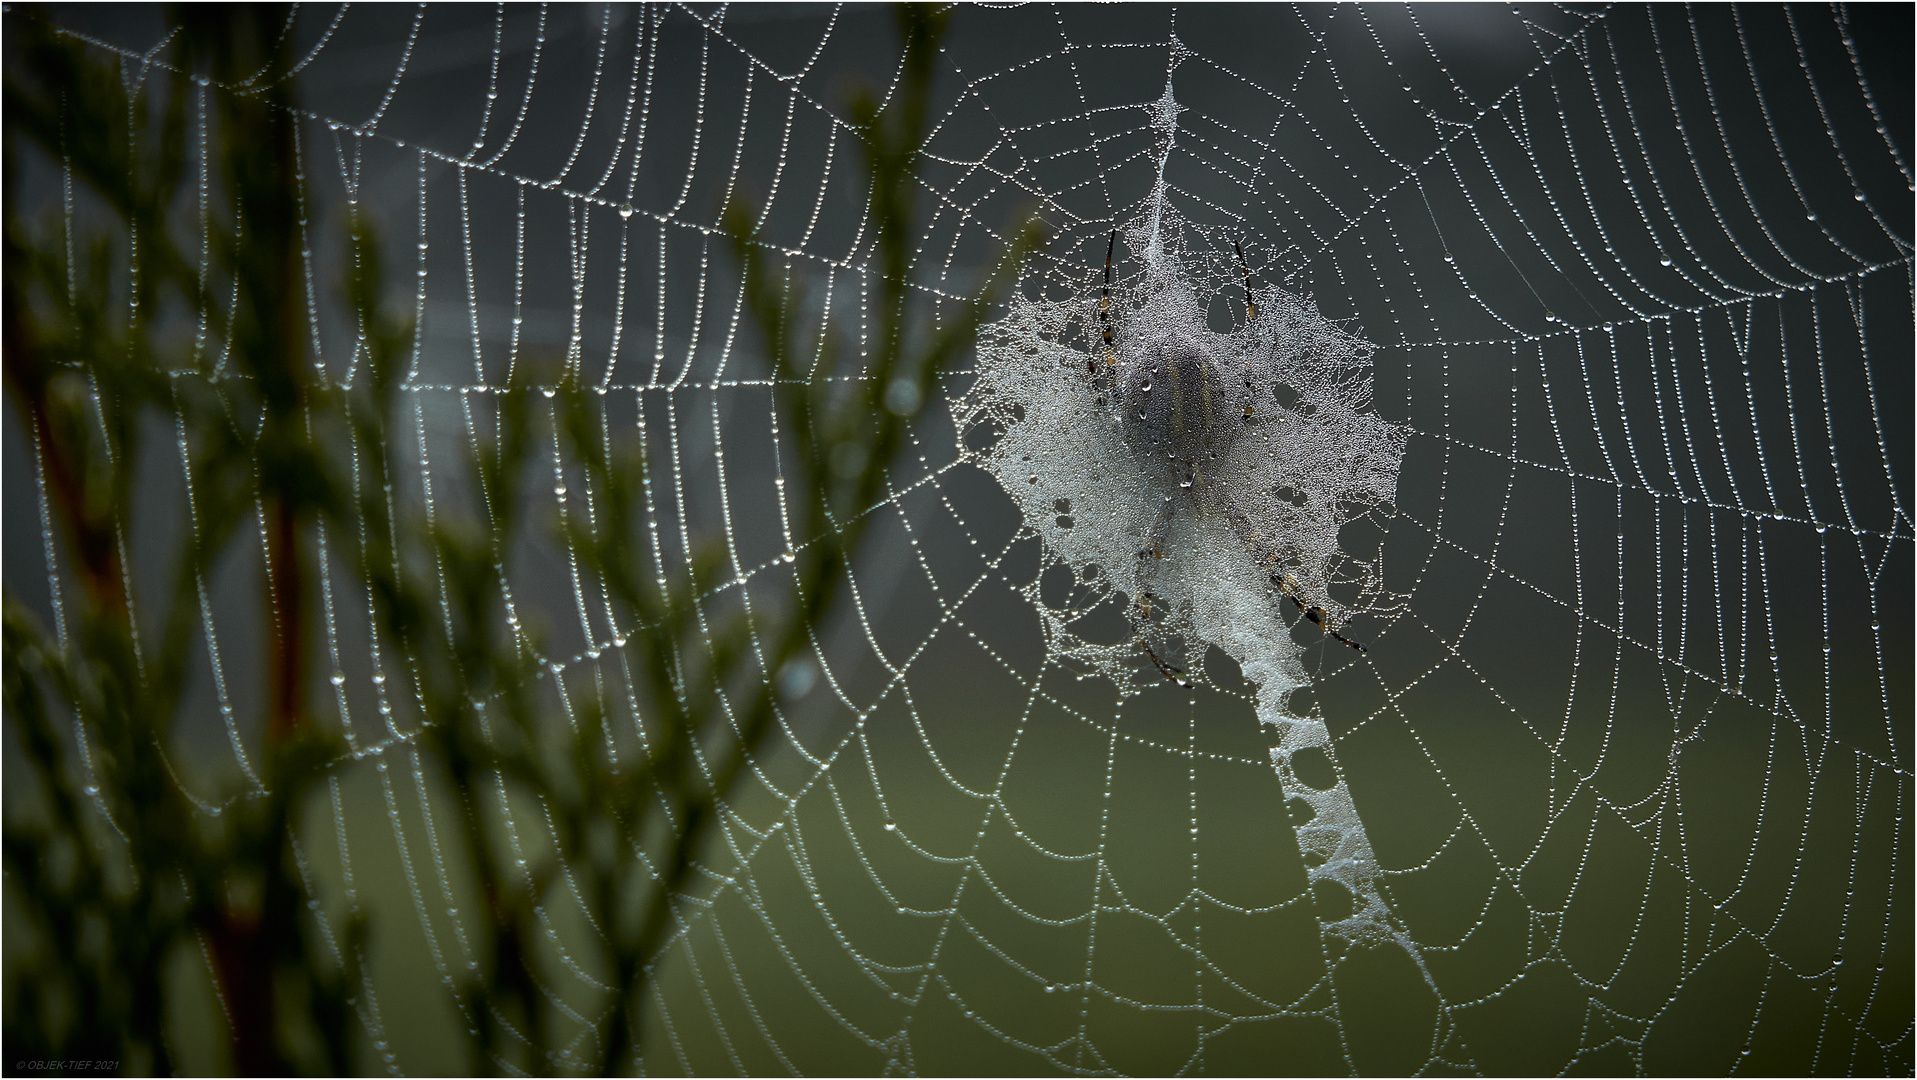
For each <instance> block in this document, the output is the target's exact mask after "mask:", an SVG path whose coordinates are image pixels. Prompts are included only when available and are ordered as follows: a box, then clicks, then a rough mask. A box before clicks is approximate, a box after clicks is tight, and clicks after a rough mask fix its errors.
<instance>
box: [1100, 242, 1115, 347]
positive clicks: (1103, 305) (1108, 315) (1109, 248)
mask: <svg viewBox="0 0 1917 1080" xmlns="http://www.w3.org/2000/svg"><path fill="white" fill-rule="evenodd" d="M1117 247H1118V230H1117V229H1113V230H1112V238H1111V239H1110V240H1107V241H1106V242H1105V287H1104V288H1103V289H1101V290H1099V294H1098V321H1099V323H1100V324H1102V325H1103V326H1104V329H1105V364H1106V366H1107V367H1110V366H1112V365H1115V364H1117V363H1118V354H1117V353H1116V352H1115V351H1113V349H1112V252H1113V250H1115V249H1116V248H1117Z"/></svg>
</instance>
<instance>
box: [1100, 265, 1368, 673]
mask: <svg viewBox="0 0 1917 1080" xmlns="http://www.w3.org/2000/svg"><path fill="white" fill-rule="evenodd" d="M1117 248H1118V230H1116V229H1113V230H1112V232H1111V235H1110V237H1109V238H1108V239H1107V241H1106V244H1105V270H1104V280H1103V284H1102V286H1101V288H1100V290H1099V298H1098V306H1097V311H1098V323H1099V339H1100V343H1101V345H1102V352H1103V357H1102V358H1103V360H1104V363H1103V365H1102V367H1103V369H1104V370H1103V371H1101V370H1100V368H1101V365H1100V364H1099V363H1097V362H1096V361H1095V360H1091V359H1088V360H1087V361H1086V371H1087V373H1088V375H1089V376H1090V378H1091V382H1092V385H1093V388H1094V389H1095V390H1096V391H1097V392H1098V393H1099V404H1100V405H1104V404H1106V402H1107V399H1108V398H1109V400H1110V404H1111V406H1112V408H1113V409H1114V411H1115V415H1116V417H1117V420H1118V423H1119V426H1120V430H1121V432H1122V434H1123V437H1124V441H1125V443H1126V444H1127V445H1128V446H1129V447H1130V448H1131V449H1132V451H1133V454H1134V456H1135V458H1136V459H1137V461H1138V462H1139V464H1140V465H1141V466H1142V467H1143V468H1144V469H1145V470H1146V471H1147V473H1149V474H1152V475H1153V477H1154V478H1155V479H1157V480H1158V481H1159V486H1160V487H1162V488H1163V489H1164V490H1166V491H1168V492H1176V493H1178V494H1179V495H1182V496H1184V498H1182V499H1176V500H1175V499H1173V498H1168V499H1167V500H1166V503H1165V507H1164V509H1163V510H1162V511H1161V512H1160V514H1159V519H1158V521H1157V522H1156V523H1155V524H1154V526H1153V528H1152V532H1151V535H1152V536H1153V540H1152V541H1151V542H1150V543H1149V545H1148V546H1147V548H1146V549H1145V551H1142V552H1140V555H1139V557H1140V558H1141V559H1145V560H1146V563H1147V566H1148V567H1149V566H1151V565H1152V564H1155V563H1156V562H1157V560H1160V559H1163V558H1164V554H1163V553H1162V551H1161V550H1160V547H1161V540H1160V539H1158V538H1160V537H1162V536H1163V535H1164V531H1165V528H1166V526H1167V525H1168V524H1169V520H1170V517H1171V515H1172V514H1173V513H1175V512H1176V510H1177V506H1178V503H1179V502H1181V501H1189V502H1193V503H1194V504H1195V505H1196V506H1200V507H1202V506H1206V505H1209V506H1211V507H1212V508H1213V509H1215V510H1222V511H1223V512H1224V516H1225V518H1226V520H1227V521H1228V522H1229V524H1230V526H1231V528H1232V530H1233V532H1234V533H1235V534H1236V535H1237V536H1238V538H1239V540H1240V542H1242V543H1243V544H1244V545H1245V547H1246V548H1247V549H1248V550H1249V551H1251V552H1252V554H1253V555H1255V556H1258V557H1260V559H1261V561H1263V562H1264V563H1266V564H1268V565H1269V564H1272V563H1277V562H1279V561H1280V559H1279V556H1278V555H1277V553H1276V552H1273V551H1272V550H1270V545H1268V544H1266V543H1264V542H1263V541H1264V537H1263V535H1262V533H1261V531H1260V530H1258V529H1257V528H1256V527H1255V526H1254V525H1253V524H1252V522H1251V519H1250V518H1249V517H1248V516H1247V515H1246V514H1244V513H1243V512H1242V511H1241V510H1240V509H1239V507H1238V505H1237V500H1236V499H1235V498H1234V497H1233V494H1232V492H1231V491H1230V490H1228V489H1227V488H1226V486H1225V485H1220V484H1213V485H1206V483H1205V469H1206V467H1207V465H1210V464H1211V463H1213V462H1216V461H1218V460H1219V459H1220V458H1221V457H1225V456H1226V455H1227V453H1228V452H1229V451H1230V450H1231V448H1232V446H1233V445H1234V444H1235V443H1236V442H1237V441H1238V440H1239V439H1240V438H1241V437H1242V436H1243V434H1244V432H1245V431H1247V430H1248V429H1250V428H1252V427H1253V426H1255V425H1257V424H1259V423H1261V422H1262V421H1263V418H1262V417H1260V416H1259V415H1258V409H1257V407H1256V400H1255V399H1256V396H1257V388H1256V387H1255V386H1254V381H1253V371H1254V366H1253V361H1252V359H1251V358H1250V357H1249V356H1247V355H1246V354H1244V353H1243V351H1242V349H1243V346H1242V345H1240V344H1237V343H1234V342H1233V341H1232V340H1231V339H1230V338H1228V337H1226V336H1225V335H1219V334H1216V333H1213V332H1211V331H1209V330H1206V329H1204V328H1203V326H1202V316H1201V317H1199V318H1198V319H1194V318H1193V317H1192V314H1193V313H1192V312H1189V311H1184V310H1180V309H1179V308H1178V307H1177V304H1178V302H1179V299H1180V298H1181V297H1182V296H1183V295H1184V294H1182V293H1179V292H1177V291H1175V290H1170V289H1161V288H1157V287H1155V286H1154V285H1153V284H1152V283H1151V278H1150V277H1149V271H1148V278H1147V286H1146V291H1145V294H1144V297H1143V300H1142V302H1141V304H1140V306H1139V307H1138V309H1137V313H1136V314H1135V316H1134V320H1133V326H1134V327H1135V328H1136V330H1135V332H1134V333H1133V334H1131V335H1129V340H1128V343H1127V347H1126V349H1125V351H1124V352H1125V354H1124V355H1121V351H1120V348H1119V345H1118V342H1117V326H1116V324H1115V322H1114V320H1113V317H1112V284H1113V280H1112V260H1113V257H1114V255H1115V254H1116V252H1117ZM1232 250H1233V251H1234V252H1235V253H1236V255H1237V256H1238V266H1239V272H1240V275H1241V278H1242V282H1243V287H1244V290H1245V321H1246V324H1247V325H1250V324H1252V323H1255V322H1257V320H1258V303H1257V298H1256V295H1255V294H1254V293H1253V291H1252V284H1251V266H1250V264H1249V263H1248V262H1247V261H1246V260H1245V252H1244V248H1243V246H1242V245H1240V244H1239V243H1238V242H1237V241H1233V243H1232ZM1168 298H1169V299H1168ZM1157 304H1166V305H1167V306H1166V307H1164V308H1163V309H1162V310H1155V309H1154V305H1157ZM1234 361H1235V363H1234ZM1239 365H1242V371H1240V370H1235V369H1236V367H1237V366H1239ZM1228 372H1229V374H1228ZM1213 471H1214V473H1215V472H1217V471H1218V470H1217V468H1216V467H1215V466H1214V469H1213ZM1148 555H1149V556H1150V558H1149V559H1147V556H1148ZM1273 581H1274V583H1275V584H1277V585H1278V587H1279V588H1280V589H1281V590H1282V592H1283V594H1284V596H1285V597H1286V598H1287V599H1289V600H1290V601H1291V602H1292V603H1293V604H1295V605H1297V607H1298V610H1299V611H1300V612H1301V613H1302V614H1303V615H1304V617H1305V618H1307V619H1309V620H1311V622H1312V624H1313V625H1315V626H1318V627H1320V628H1322V629H1323V630H1324V631H1325V633H1326V635H1327V636H1329V637H1332V638H1334V639H1336V640H1338V641H1340V642H1342V643H1343V644H1345V645H1349V646H1351V647H1352V648H1354V649H1357V650H1358V651H1359V652H1365V651H1367V650H1366V649H1365V647H1364V646H1363V645H1360V644H1359V643H1358V642H1356V641H1353V640H1352V639H1350V638H1348V637H1345V636H1344V634H1343V633H1342V632H1341V627H1340V623H1341V619H1340V617H1339V616H1337V615H1334V614H1333V612H1332V608H1331V605H1328V604H1321V603H1318V602H1315V601H1313V600H1312V599H1311V598H1310V596H1309V594H1308V593H1307V591H1306V590H1305V588H1304V586H1302V585H1301V584H1300V583H1299V581H1298V579H1297V578H1296V577H1294V576H1292V575H1291V574H1290V573H1282V574H1280V575H1276V576H1274V578H1273ZM1154 599H1155V597H1154V595H1153V594H1152V593H1150V592H1143V593H1142V594H1141V596H1140V599H1139V601H1138V604H1137V608H1138V611H1139V612H1141V613H1142V614H1143V616H1144V620H1145V622H1147V623H1148V622H1149V620H1150V617H1151V606H1152V601H1153V600H1154ZM1132 622H1133V625H1134V628H1135V629H1136V630H1137V632H1138V638H1139V641H1140V643H1141V644H1142V645H1143V647H1144V649H1145V654H1146V655H1147V656H1149V657H1150V658H1151V661H1152V663H1153V664H1154V665H1156V666H1157V668H1158V670H1159V671H1160V672H1161V673H1162V674H1164V675H1165V677H1166V678H1168V679H1170V680H1172V681H1173V682H1174V683H1177V684H1178V685H1180V686H1186V685H1189V683H1188V682H1187V681H1186V680H1185V679H1184V678H1183V677H1182V676H1184V674H1185V672H1184V671H1183V670H1181V669H1179V668H1175V667H1173V666H1171V665H1170V664H1167V663H1166V662H1165V661H1164V660H1163V659H1162V658H1160V657H1159V656H1158V654H1157V652H1156V651H1155V650H1154V649H1153V648H1152V645H1151V642H1150V641H1149V640H1148V638H1147V635H1146V633H1145V625H1144V624H1142V623H1141V622H1140V620H1139V619H1138V618H1134V619H1133V620H1132Z"/></svg>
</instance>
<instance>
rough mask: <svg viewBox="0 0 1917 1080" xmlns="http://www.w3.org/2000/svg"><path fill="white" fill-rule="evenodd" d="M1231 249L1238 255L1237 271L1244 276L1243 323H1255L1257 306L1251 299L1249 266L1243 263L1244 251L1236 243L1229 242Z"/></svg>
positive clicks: (1234, 241)
mask: <svg viewBox="0 0 1917 1080" xmlns="http://www.w3.org/2000/svg"><path fill="white" fill-rule="evenodd" d="M1231 249H1232V250H1233V251H1236V252H1237V253H1238V269H1240V270H1242V271H1244V274H1245V321H1246V322H1257V321H1258V305H1257V304H1255V303H1253V302H1252V299H1251V264H1250V263H1247V262H1246V261H1245V249H1244V248H1242V247H1239V246H1238V241H1236V240H1233V241H1232V242H1231Z"/></svg>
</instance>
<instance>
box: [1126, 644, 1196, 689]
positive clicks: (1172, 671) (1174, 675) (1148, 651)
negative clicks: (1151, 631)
mask: <svg viewBox="0 0 1917 1080" xmlns="http://www.w3.org/2000/svg"><path fill="white" fill-rule="evenodd" d="M1139 638H1140V640H1141V641H1142V640H1143V638H1144V635H1142V634H1141V635H1139ZM1145 655H1146V656H1149V657H1151V658H1152V663H1154V664H1157V665H1158V671H1159V673H1160V674H1162V675H1164V676H1165V677H1166V678H1167V679H1170V680H1171V681H1172V682H1174V683H1177V684H1178V685H1179V686H1190V685H1191V684H1190V683H1188V682H1186V681H1185V680H1184V679H1183V678H1180V676H1182V675H1184V674H1185V673H1184V671H1182V670H1181V669H1179V668H1175V667H1172V666H1171V665H1170V664H1167V663H1165V662H1164V661H1163V660H1160V659H1159V658H1158V654H1157V653H1155V652H1153V651H1152V647H1151V643H1150V642H1145Z"/></svg>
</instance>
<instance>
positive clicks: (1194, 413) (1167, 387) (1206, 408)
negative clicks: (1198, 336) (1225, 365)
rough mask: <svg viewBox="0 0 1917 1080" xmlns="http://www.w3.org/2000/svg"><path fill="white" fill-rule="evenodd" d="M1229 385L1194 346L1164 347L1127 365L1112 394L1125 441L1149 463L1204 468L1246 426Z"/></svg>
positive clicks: (1240, 406)
mask: <svg viewBox="0 0 1917 1080" xmlns="http://www.w3.org/2000/svg"><path fill="white" fill-rule="evenodd" d="M1241 381H1242V380H1241ZM1232 388H1233V386H1232V383H1230V382H1229V381H1227V380H1226V379H1224V378H1222V377H1221V376H1220V373H1219V370H1218V366H1217V365H1216V364H1215V363H1213V362H1212V360H1211V358H1210V357H1208V356H1206V355H1204V354H1203V353H1202V352H1199V351H1197V350H1179V351H1167V352H1165V353H1163V354H1161V355H1159V356H1158V357H1156V358H1155V359H1152V360H1150V361H1148V362H1138V363H1135V364H1132V365H1128V366H1127V370H1126V371H1125V373H1124V375H1123V377H1122V378H1121V380H1120V382H1119V386H1118V388H1117V389H1118V393H1117V394H1116V395H1114V396H1115V398H1116V401H1115V405H1116V406H1117V408H1118V410H1119V415H1118V418H1119V423H1120V424H1121V426H1122V427H1123V429H1124V432H1125V441H1126V443H1128V444H1129V445H1130V446H1131V447H1132V449H1133V451H1134V452H1135V453H1137V454H1139V455H1140V456H1141V457H1142V458H1144V459H1145V460H1146V461H1148V462H1153V463H1161V462H1162V463H1167V464H1175V465H1176V466H1178V467H1180V470H1181V471H1195V470H1196V469H1198V468H1202V467H1203V466H1202V462H1203V460H1204V459H1205V458H1206V457H1207V456H1208V455H1211V454H1216V453H1218V452H1219V451H1221V450H1223V449H1225V448H1226V447H1227V446H1229V445H1230V444H1231V442H1232V441H1233V440H1234V439H1235V438H1236V437H1237V434H1238V431H1239V429H1240V428H1242V427H1243V426H1244V419H1243V415H1244V411H1243V406H1242V405H1241V404H1239V403H1238V402H1237V397H1238V396H1239V395H1236V394H1234V393H1233V392H1232Z"/></svg>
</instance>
